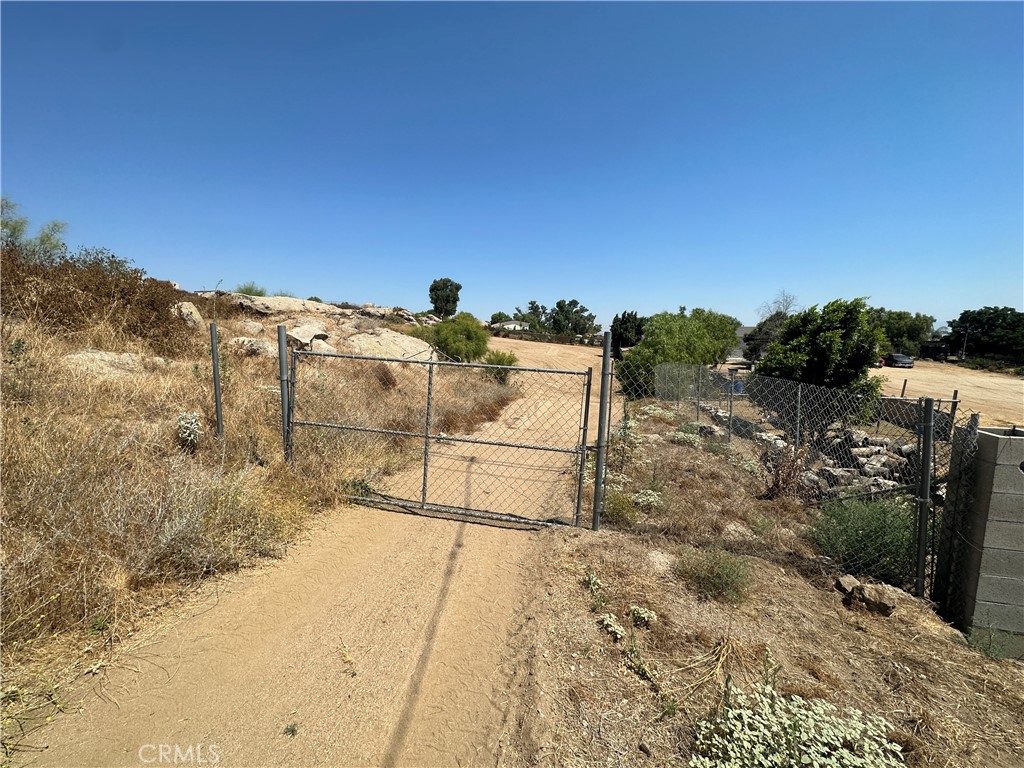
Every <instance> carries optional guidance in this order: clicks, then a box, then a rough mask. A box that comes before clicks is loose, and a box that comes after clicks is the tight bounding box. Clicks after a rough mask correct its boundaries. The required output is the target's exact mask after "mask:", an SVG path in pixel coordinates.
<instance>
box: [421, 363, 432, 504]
mask: <svg viewBox="0 0 1024 768" xmlns="http://www.w3.org/2000/svg"><path fill="white" fill-rule="evenodd" d="M433 403H434V364H433V363H429V364H428V365H427V421H426V425H425V428H424V430H423V490H422V492H421V494H420V509H426V508H427V467H428V466H429V465H430V409H431V406H432V405H433Z"/></svg>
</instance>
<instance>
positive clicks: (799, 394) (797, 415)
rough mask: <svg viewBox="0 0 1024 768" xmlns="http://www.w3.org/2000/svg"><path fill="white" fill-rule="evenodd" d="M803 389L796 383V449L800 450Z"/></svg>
mask: <svg viewBox="0 0 1024 768" xmlns="http://www.w3.org/2000/svg"><path fill="white" fill-rule="evenodd" d="M803 391H804V388H803V386H802V385H801V384H800V382H797V383H796V449H797V450H798V451H799V450H800V399H801V397H802V395H803Z"/></svg>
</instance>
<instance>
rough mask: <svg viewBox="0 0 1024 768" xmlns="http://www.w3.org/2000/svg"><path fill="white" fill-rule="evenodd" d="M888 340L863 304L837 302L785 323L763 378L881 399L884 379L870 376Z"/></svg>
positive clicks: (763, 369) (762, 368)
mask: <svg viewBox="0 0 1024 768" xmlns="http://www.w3.org/2000/svg"><path fill="white" fill-rule="evenodd" d="M883 339H884V336H883V334H882V331H881V329H880V328H877V327H875V326H873V325H872V324H871V318H870V312H869V310H868V306H867V303H866V302H865V300H864V299H853V300H852V301H846V300H843V299H836V300H835V301H831V302H829V303H828V304H826V305H825V306H824V307H822V308H821V310H820V311H819V310H818V308H817V306H813V307H809V308H808V309H805V310H803V311H802V312H797V313H796V314H795V315H793V316H792V317H790V318H789V320H787V321H786V324H785V326H783V328H782V332H781V333H780V334H779V338H778V340H777V341H775V342H773V343H772V344H771V345H770V346H769V347H768V350H767V351H766V353H765V356H764V359H762V360H761V363H760V365H759V366H758V367H757V372H758V373H759V374H761V375H763V376H773V377H775V378H780V379H790V380H792V381H800V382H803V383H804V384H816V385H818V386H821V387H842V388H848V389H854V390H856V391H858V392H860V393H861V394H877V393H878V392H879V391H880V387H881V383H882V381H881V379H878V378H872V377H870V376H869V375H868V372H869V371H870V370H871V369H872V368H873V367H874V366H875V364H876V363H877V362H878V347H879V344H880V343H881V342H882V341H883Z"/></svg>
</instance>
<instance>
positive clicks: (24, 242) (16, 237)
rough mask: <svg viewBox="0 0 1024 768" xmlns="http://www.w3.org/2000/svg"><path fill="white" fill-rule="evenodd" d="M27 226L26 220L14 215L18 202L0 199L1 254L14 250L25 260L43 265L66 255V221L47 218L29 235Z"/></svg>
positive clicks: (52, 262) (6, 198)
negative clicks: (34, 232) (47, 220)
mask: <svg viewBox="0 0 1024 768" xmlns="http://www.w3.org/2000/svg"><path fill="white" fill-rule="evenodd" d="M28 226H29V223H28V219H27V218H26V217H24V216H19V215H18V204H17V203H15V202H14V201H13V200H11V199H10V198H9V197H3V198H0V248H2V250H3V252H4V253H9V252H11V251H13V250H17V251H18V253H19V255H20V258H22V259H23V260H24V261H25V262H26V263H34V264H43V265H50V264H54V263H55V262H56V261H58V260H59V259H60V258H61V257H62V256H64V255H66V253H67V246H66V245H65V244H64V233H65V232H66V231H67V224H65V223H64V222H63V221H51V222H49V223H47V224H44V225H43V226H42V227H41V228H40V229H39V232H38V233H37V234H36V235H35V236H34V237H29V235H28Z"/></svg>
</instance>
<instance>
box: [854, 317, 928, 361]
mask: <svg viewBox="0 0 1024 768" xmlns="http://www.w3.org/2000/svg"><path fill="white" fill-rule="evenodd" d="M869 314H870V317H871V324H872V325H873V326H875V327H876V328H881V329H882V332H883V333H884V334H885V340H884V341H883V342H882V346H881V351H882V352H883V353H886V352H899V353H901V354H904V355H913V356H914V357H917V355H919V354H920V352H921V345H922V344H923V343H924V342H926V341H928V339H929V338H930V336H931V333H932V328H934V326H935V318H934V317H932V316H931V315H922V314H921V313H920V312H915V313H914V314H911V313H910V312H905V311H902V310H900V311H896V310H889V309H886V308H885V307H878V308H873V309H871V310H870V311H869Z"/></svg>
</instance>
